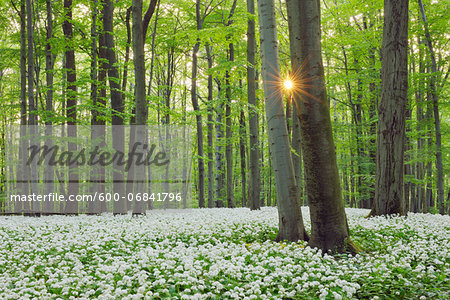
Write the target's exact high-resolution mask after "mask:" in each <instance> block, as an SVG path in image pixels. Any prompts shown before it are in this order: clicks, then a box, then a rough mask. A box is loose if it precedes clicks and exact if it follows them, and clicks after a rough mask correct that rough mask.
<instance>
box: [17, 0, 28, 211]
mask: <svg viewBox="0 0 450 300" xmlns="http://www.w3.org/2000/svg"><path fill="white" fill-rule="evenodd" d="M18 14H19V18H20V125H21V126H20V138H21V139H22V138H24V137H25V135H26V134H27V132H26V125H27V95H26V94H27V67H26V64H27V35H26V22H25V14H26V12H25V2H24V1H21V4H20V12H18ZM27 149H28V145H27V143H25V142H23V143H21V144H20V149H19V160H20V162H21V165H20V166H21V167H20V168H17V181H18V182H19V184H18V188H19V191H20V193H21V194H22V195H27V194H28V182H27V179H28V178H29V175H27V170H28V168H27V164H26V161H27V160H26V152H27ZM29 205H30V204H29V203H28V202H24V203H23V204H22V202H16V203H14V212H16V213H21V212H22V210H23V212H28V211H29Z"/></svg>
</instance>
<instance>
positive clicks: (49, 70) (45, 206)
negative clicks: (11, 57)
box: [42, 0, 54, 214]
mask: <svg viewBox="0 0 450 300" xmlns="http://www.w3.org/2000/svg"><path fill="white" fill-rule="evenodd" d="M46 5H47V38H46V45H45V76H46V82H47V95H46V96H47V97H46V107H45V110H46V120H45V125H46V127H45V135H46V136H48V137H51V136H52V135H53V128H52V120H51V118H52V117H53V57H54V55H53V54H52V46H51V38H52V37H53V11H52V3H51V0H47V2H46ZM45 145H46V146H47V147H48V148H51V147H52V146H53V143H52V141H51V139H47V140H46V141H45ZM49 160H50V158H49V159H48V160H47V162H46V164H45V166H46V168H45V182H46V183H45V188H46V190H45V193H46V194H50V193H53V192H54V184H53V178H54V171H53V166H52V165H51V164H50V163H49ZM53 210H54V202H53V201H45V202H43V203H42V211H43V213H45V214H51V213H53V212H54V211H53Z"/></svg>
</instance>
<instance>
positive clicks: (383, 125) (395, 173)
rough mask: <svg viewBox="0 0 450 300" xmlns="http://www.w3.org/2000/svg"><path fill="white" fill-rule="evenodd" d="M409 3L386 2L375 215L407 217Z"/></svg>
mask: <svg viewBox="0 0 450 300" xmlns="http://www.w3.org/2000/svg"><path fill="white" fill-rule="evenodd" d="M408 3H409V1H408V0H385V2H384V27H383V46H382V62H381V99H380V104H379V107H378V130H377V171H376V184H375V199H374V208H373V210H372V213H371V214H372V215H385V214H400V215H404V214H406V211H405V199H404V185H403V174H404V171H403V164H404V151H405V112H406V102H407V92H408V69H407V67H408Z"/></svg>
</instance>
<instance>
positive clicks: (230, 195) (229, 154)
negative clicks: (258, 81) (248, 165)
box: [225, 0, 237, 208]
mask: <svg viewBox="0 0 450 300" xmlns="http://www.w3.org/2000/svg"><path fill="white" fill-rule="evenodd" d="M236 4H237V0H234V1H233V4H232V5H231V9H230V14H229V16H228V23H227V24H226V26H230V25H231V24H232V23H233V15H234V11H235V9H236ZM229 37H230V36H227V39H228V38H229ZM228 61H229V62H233V61H234V44H233V43H230V44H229V45H228ZM230 72H231V70H230V69H228V70H226V72H225V85H226V88H225V97H226V99H227V100H226V102H225V141H226V144H225V159H226V161H227V165H226V169H227V205H228V207H230V208H233V207H235V204H234V191H233V187H234V184H233V143H232V141H231V139H232V134H233V132H232V130H231V123H232V120H231V80H230Z"/></svg>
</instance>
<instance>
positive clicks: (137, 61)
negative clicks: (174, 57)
mask: <svg viewBox="0 0 450 300" xmlns="http://www.w3.org/2000/svg"><path fill="white" fill-rule="evenodd" d="M132 3H133V4H132V8H131V11H132V18H133V26H132V27H133V56H134V73H135V97H136V100H135V103H136V125H137V127H136V136H135V137H136V142H140V143H141V144H140V146H139V147H138V148H137V149H138V151H142V152H143V153H145V149H144V148H143V144H144V143H145V141H146V130H145V126H144V125H145V124H146V122H147V104H146V99H145V54H144V34H143V24H142V0H133V2H132ZM134 168H135V178H139V180H138V181H137V182H136V183H135V187H136V188H135V190H134V192H135V193H136V194H137V193H143V192H144V191H145V184H144V181H145V178H146V174H145V165H143V164H135V166H134ZM149 180H150V178H149ZM142 214H145V203H144V202H143V201H134V207H133V215H142Z"/></svg>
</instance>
